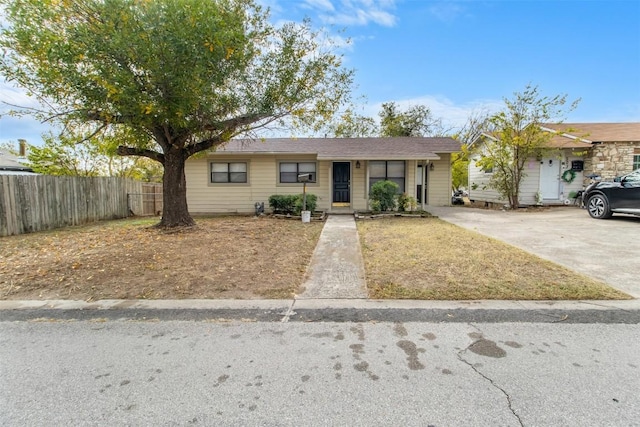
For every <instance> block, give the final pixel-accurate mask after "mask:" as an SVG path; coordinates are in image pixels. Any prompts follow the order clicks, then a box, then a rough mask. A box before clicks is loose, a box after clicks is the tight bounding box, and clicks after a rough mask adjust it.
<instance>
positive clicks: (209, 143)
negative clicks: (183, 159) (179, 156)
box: [185, 135, 224, 157]
mask: <svg viewBox="0 0 640 427" xmlns="http://www.w3.org/2000/svg"><path fill="white" fill-rule="evenodd" d="M223 142H224V139H223V138H222V136H220V135H218V136H215V137H213V138H208V139H205V140H203V141H200V142H198V143H197V144H193V145H189V146H187V147H186V148H185V152H186V154H187V157H189V156H192V155H194V154H196V153H199V152H200V151H204V150H207V149H209V148H211V147H213V146H214V145H219V144H222V143H223Z"/></svg>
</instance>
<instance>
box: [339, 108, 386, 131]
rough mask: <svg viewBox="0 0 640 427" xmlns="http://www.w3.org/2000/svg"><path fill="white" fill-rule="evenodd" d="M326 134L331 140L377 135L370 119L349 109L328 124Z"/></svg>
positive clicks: (376, 126) (376, 128) (375, 126)
mask: <svg viewBox="0 0 640 427" xmlns="http://www.w3.org/2000/svg"><path fill="white" fill-rule="evenodd" d="M327 133H328V134H329V135H331V136H332V137H333V138H365V137H370V136H374V135H377V134H378V125H377V123H376V121H375V120H374V119H373V118H372V117H367V116H363V115H360V114H357V113H355V112H354V111H353V109H351V108H349V109H347V110H345V111H344V112H343V113H342V114H340V115H339V116H338V117H337V118H336V120H334V121H333V122H331V123H329V125H328V126H327Z"/></svg>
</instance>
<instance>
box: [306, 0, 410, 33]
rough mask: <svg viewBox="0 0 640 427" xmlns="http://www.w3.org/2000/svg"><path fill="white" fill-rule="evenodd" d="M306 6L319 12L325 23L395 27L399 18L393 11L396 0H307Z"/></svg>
mask: <svg viewBox="0 0 640 427" xmlns="http://www.w3.org/2000/svg"><path fill="white" fill-rule="evenodd" d="M304 4H305V7H306V8H309V9H312V10H314V11H316V12H317V13H318V16H319V17H320V20H321V21H322V22H323V23H325V24H331V25H333V24H336V25H352V26H356V25H359V26H364V25H368V24H370V23H373V24H378V25H382V26H384V27H393V26H394V25H395V24H396V22H397V21H398V18H397V17H396V16H395V15H394V14H393V13H392V11H393V10H394V9H395V1H394V0H341V1H335V2H333V3H332V2H331V0H305V3H304Z"/></svg>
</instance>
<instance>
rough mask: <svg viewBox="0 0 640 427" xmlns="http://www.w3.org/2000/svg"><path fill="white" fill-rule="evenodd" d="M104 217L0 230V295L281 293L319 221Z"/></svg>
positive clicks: (307, 252)
mask: <svg viewBox="0 0 640 427" xmlns="http://www.w3.org/2000/svg"><path fill="white" fill-rule="evenodd" d="M157 221H158V219H157V218H155V219H143V220H140V219H134V220H121V221H109V222H103V223H98V224H94V225H89V226H83V227H70V228H66V229H60V230H55V231H51V232H43V233H34V234H25V235H20V236H9V237H2V238H0V298H1V299H32V300H42V299H73V300H87V301H92V300H99V299H140V298H147V299H187V298H197V299H200V298H202V299H214V298H242V299H256V298H290V297H291V296H292V295H293V293H294V292H296V290H297V288H298V286H299V285H300V284H301V283H302V280H303V277H304V273H305V271H306V268H307V265H308V263H309V260H310V259H311V255H312V253H313V250H314V248H315V245H316V243H317V240H318V237H319V236H320V232H321V230H322V226H323V223H322V222H312V223H309V224H303V223H302V222H301V221H295V220H283V219H274V218H268V217H263V218H247V217H227V218H196V223H197V226H196V227H193V228H188V229H181V230H179V231H172V232H167V231H163V230H161V229H157V228H154V227H152V225H154V224H155V223H156V222H157Z"/></svg>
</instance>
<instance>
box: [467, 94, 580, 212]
mask: <svg viewBox="0 0 640 427" xmlns="http://www.w3.org/2000/svg"><path fill="white" fill-rule="evenodd" d="M504 102H505V109H504V110H503V111H501V112H499V113H497V114H494V115H493V116H491V117H490V118H489V124H490V126H491V127H492V132H491V133H492V136H493V137H492V138H485V144H484V145H483V150H484V151H483V153H482V157H481V158H480V160H478V162H477V165H478V166H480V167H482V168H484V169H492V170H493V174H492V176H491V180H490V182H489V185H490V186H491V187H492V188H494V189H496V190H497V191H498V192H499V193H500V195H501V196H502V197H504V198H506V199H507V200H508V201H509V205H510V206H511V208H513V209H516V208H518V207H519V196H520V184H521V183H522V179H523V178H524V177H525V176H526V174H525V165H526V164H527V161H528V160H529V159H530V158H532V157H540V156H543V155H544V154H545V153H546V152H548V151H549V148H548V145H549V140H550V139H551V138H552V137H553V134H552V133H550V132H545V131H544V130H543V129H542V128H541V126H540V125H541V124H543V123H561V122H562V121H563V119H564V117H565V116H566V114H567V113H568V112H569V111H572V110H573V109H575V107H576V106H577V104H578V102H579V100H576V101H574V102H572V103H570V104H569V105H568V106H566V107H565V104H567V95H557V96H554V97H547V96H542V95H541V94H540V92H539V90H538V87H537V86H531V85H527V86H526V88H525V90H524V91H523V92H516V93H514V99H511V100H509V99H504Z"/></svg>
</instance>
